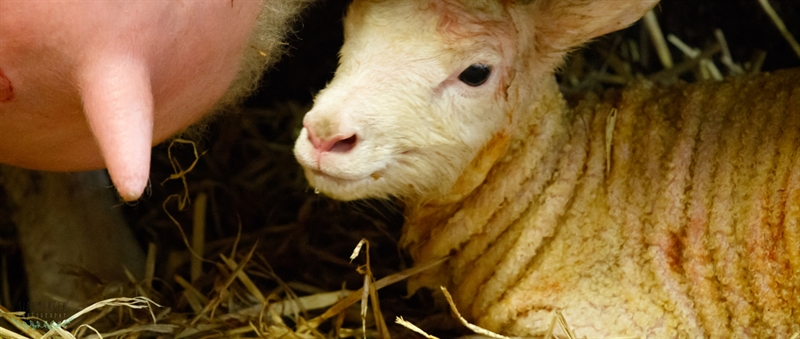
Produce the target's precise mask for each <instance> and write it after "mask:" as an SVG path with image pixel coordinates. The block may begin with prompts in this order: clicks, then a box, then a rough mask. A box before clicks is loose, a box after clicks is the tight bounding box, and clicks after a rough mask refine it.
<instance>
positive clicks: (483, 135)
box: [295, 0, 657, 200]
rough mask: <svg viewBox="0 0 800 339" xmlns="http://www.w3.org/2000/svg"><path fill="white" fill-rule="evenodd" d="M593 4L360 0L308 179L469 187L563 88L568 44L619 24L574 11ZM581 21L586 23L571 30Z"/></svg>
mask: <svg viewBox="0 0 800 339" xmlns="http://www.w3.org/2000/svg"><path fill="white" fill-rule="evenodd" d="M656 1H657V0H650V1H642V0H630V1H627V3H629V5H626V6H619V5H615V7H614V8H615V11H617V12H621V10H619V11H618V10H616V8H617V7H633V6H636V7H642V8H645V7H646V8H650V7H652V5H653V3H655V2H656ZM573 2H574V3H579V4H573ZM616 2H617V1H614V3H616ZM645 2H647V3H649V4H648V5H642V3H645ZM586 3H587V1H585V0H583V1H581V0H572V1H564V0H540V1H534V2H533V3H531V4H521V3H513V2H510V1H497V0H484V1H429V0H414V1H368V0H364V1H358V0H357V1H355V2H354V3H353V5H351V7H350V9H349V12H348V15H347V17H346V19H345V44H344V46H343V48H342V50H341V53H340V66H339V68H338V70H337V71H336V75H335V77H334V79H333V80H332V82H331V83H330V84H329V85H328V87H327V88H326V89H325V90H323V91H322V92H320V93H319V95H318V96H317V98H316V100H315V105H314V108H313V109H312V110H311V111H310V112H308V114H307V115H306V117H305V119H304V121H303V125H304V128H303V130H302V132H301V134H300V137H299V139H298V141H297V144H296V146H295V154H296V156H297V159H298V160H299V161H300V163H301V165H303V167H304V168H305V172H306V177H307V178H308V180H309V182H310V183H311V185H312V186H314V187H316V188H317V189H318V190H320V191H322V192H323V193H325V194H327V195H330V196H332V197H334V198H337V199H343V200H351V199H359V198H366V197H379V198H380V197H388V196H397V197H400V198H407V199H412V200H419V199H422V200H452V199H454V198H456V199H457V198H459V197H461V196H463V195H464V194H467V193H469V192H470V191H471V190H473V189H474V188H475V186H476V185H477V184H479V183H480V182H482V181H483V177H484V176H485V175H486V173H487V171H488V169H489V168H490V167H491V165H492V164H493V163H494V161H495V160H496V159H497V158H498V157H499V156H501V155H502V154H503V151H504V149H505V147H506V145H507V144H508V141H509V137H510V134H511V133H512V129H513V128H514V124H515V123H517V121H519V119H520V116H519V115H520V114H521V112H522V113H524V111H525V110H526V109H528V108H529V107H530V105H531V104H532V102H535V101H536V100H538V99H539V98H540V97H541V96H542V95H545V94H543V93H539V92H544V91H540V89H542V88H544V87H547V90H548V94H549V95H558V94H557V91H556V89H555V86H552V85H551V84H552V83H553V80H552V79H553V76H552V72H553V70H554V68H555V67H556V66H557V65H558V63H559V62H560V60H561V58H562V57H563V52H564V51H566V50H567V49H568V48H570V47H573V46H574V45H575V44H577V43H580V42H582V41H584V40H586V39H588V38H591V37H593V36H596V35H599V34H602V33H605V32H608V31H611V30H613V29H615V28H613V27H610V26H611V25H599V26H598V25H586V23H585V22H583V20H585V17H586V13H575V12H570V11H568V10H565V8H567V9H570V5H572V6H578V5H581V6H583V7H592V6H594V7H609V6H607V5H606V6H604V5H597V3H593V4H589V5H587V4H586ZM598 3H606V1H598ZM564 4H567V5H564ZM587 11H588V9H587ZM561 12H563V13H561ZM554 13H555V14H554ZM560 13H561V14H560ZM642 13H643V12H642ZM548 15H550V16H551V17H550V18H548V17H547V16H548ZM559 15H560V16H559ZM638 15H641V13H638ZM621 16H623V15H622V14H615V15H614V16H613V17H612V18H610V20H608V21H614V20H615V22H616V23H615V24H616V25H617V26H618V27H617V28H619V27H624V25H627V24H628V23H629V22H632V21H635V20H636V19H638V16H636V17H635V18H632V20H627V22H623V19H621ZM627 16H633V15H627ZM538 17H542V18H543V19H542V20H538V21H539V22H537V20H536V19H534V18H538ZM544 18H547V19H544ZM540 23H541V24H540ZM571 27H581V28H580V29H576V30H573V32H577V33H574V34H570V35H569V36H567V35H566V34H564V33H563V30H564V29H566V30H567V31H569V29H570V28H571ZM584 27H588V28H584ZM587 31H589V32H587ZM539 32H542V33H543V34H550V36H545V37H542V36H536V34H537V33H539ZM548 32H551V33H548ZM552 32H555V33H552ZM579 33H580V34H579ZM559 34H560V35H559ZM552 35H557V37H553V36H552ZM559 36H560V37H562V38H558V37H559ZM543 44H546V45H543ZM546 85H549V86H546ZM479 155H480V156H479Z"/></svg>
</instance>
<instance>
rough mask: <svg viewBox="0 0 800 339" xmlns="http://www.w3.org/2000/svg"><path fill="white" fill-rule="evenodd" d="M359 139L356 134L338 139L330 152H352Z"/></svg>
mask: <svg viewBox="0 0 800 339" xmlns="http://www.w3.org/2000/svg"><path fill="white" fill-rule="evenodd" d="M357 141H358V137H356V135H355V134H354V135H353V136H351V137H349V138H346V139H342V140H339V141H336V142H335V143H333V146H331V149H330V152H337V153H347V152H350V150H351V149H353V147H356V142H357Z"/></svg>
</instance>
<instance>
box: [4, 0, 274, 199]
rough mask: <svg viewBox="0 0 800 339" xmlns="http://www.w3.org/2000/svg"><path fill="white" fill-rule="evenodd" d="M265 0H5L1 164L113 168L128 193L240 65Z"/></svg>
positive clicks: (134, 194) (137, 189) (134, 193)
mask: <svg viewBox="0 0 800 339" xmlns="http://www.w3.org/2000/svg"><path fill="white" fill-rule="evenodd" d="M260 7H261V1H260V0H235V1H233V0H205V1H191V0H186V1H166V0H164V1H74V2H64V1H27V0H25V1H15V0H0V163H7V164H12V165H16V166H21V167H26V168H32V169H39V170H54V171H76V170H89V169H98V168H103V167H107V168H108V170H109V173H110V175H111V178H112V180H113V182H114V184H115V186H116V187H117V190H118V191H119V193H120V196H121V197H122V198H123V199H125V200H133V199H137V198H138V197H139V196H140V195H141V194H142V191H143V190H144V187H145V185H146V184H147V180H148V172H149V167H150V148H151V146H152V145H154V144H156V143H158V142H161V141H163V140H165V139H166V138H168V137H169V136H171V135H173V134H175V133H176V132H179V131H180V130H182V129H184V128H185V127H187V126H189V125H190V124H191V123H193V122H195V121H197V120H198V119H199V118H201V117H202V116H203V114H204V113H206V112H208V111H209V110H210V109H211V108H212V107H213V105H214V104H215V103H216V102H217V101H218V100H219V98H220V97H221V96H222V94H223V93H224V92H225V90H226V89H227V88H228V87H229V85H230V84H231V82H232V81H233V79H234V77H235V76H236V73H237V70H238V66H239V60H240V59H241V56H242V54H243V53H244V51H245V49H246V48H248V46H247V40H248V37H249V34H250V32H251V31H252V29H253V27H254V25H255V21H256V17H257V15H258V12H259V9H260Z"/></svg>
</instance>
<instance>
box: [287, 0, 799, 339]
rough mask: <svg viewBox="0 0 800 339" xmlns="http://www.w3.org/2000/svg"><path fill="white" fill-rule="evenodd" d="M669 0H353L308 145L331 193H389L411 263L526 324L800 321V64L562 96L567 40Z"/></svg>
mask: <svg viewBox="0 0 800 339" xmlns="http://www.w3.org/2000/svg"><path fill="white" fill-rule="evenodd" d="M656 2H657V1H656V0H648V1H643V0H629V1H605V0H603V1H586V0H582V1H579V0H534V1H517V2H513V1H424V0H418V1H366V0H364V1H355V2H354V3H353V5H352V6H351V8H350V10H349V12H348V15H347V18H346V20H345V45H344V47H343V48H342V51H341V61H340V66H339V69H338V70H337V72H336V75H335V78H334V79H333V81H332V82H331V83H330V85H329V86H328V87H327V88H326V89H325V90H323V91H322V92H321V93H320V94H319V95H318V97H317V98H316V102H315V106H314V108H313V109H312V110H311V111H310V112H309V113H308V114H307V116H306V117H305V120H304V127H305V128H304V129H303V131H302V133H301V135H300V137H299V139H298V141H297V144H296V148H295V153H296V156H297V159H298V160H299V161H300V163H301V164H302V165H303V167H304V168H305V173H306V177H307V178H308V180H309V182H310V183H311V185H312V186H314V187H315V188H317V189H318V190H319V191H321V192H323V193H325V194H327V195H330V196H332V197H334V198H337V199H342V200H351V199H360V198H367V197H377V198H385V197H390V196H394V197H397V198H399V199H401V200H402V201H403V202H404V203H405V205H406V212H405V213H406V224H405V226H404V233H403V239H402V241H403V244H404V245H405V246H406V247H407V248H408V250H409V251H410V253H411V255H412V256H413V258H414V260H415V261H416V262H418V263H422V262H426V261H429V260H432V259H435V258H439V257H443V256H448V255H450V256H451V257H450V259H449V260H448V262H447V263H446V264H444V265H442V266H439V267H438V268H437V269H434V270H429V271H427V272H425V273H424V274H423V275H422V276H419V277H417V278H416V279H415V280H413V281H411V282H410V284H411V286H410V288H411V289H416V288H419V287H423V286H425V287H434V288H435V287H438V286H439V285H442V286H445V287H447V288H448V289H450V291H451V292H452V293H453V295H454V298H455V301H456V305H457V306H458V308H459V309H460V310H461V311H462V313H464V314H465V315H466V316H467V317H468V318H469V319H471V320H473V321H475V322H476V323H477V324H478V325H480V326H483V327H485V328H488V329H490V330H493V331H497V332H501V333H504V334H508V335H515V336H532V335H537V334H542V333H544V332H545V331H546V330H547V328H548V326H549V324H550V322H551V320H552V319H553V316H554V314H555V312H556V311H560V312H561V313H562V314H563V315H564V317H565V318H566V320H567V322H568V323H569V324H570V325H571V327H572V329H573V330H574V332H575V334H576V335H578V336H588V337H601V336H648V337H653V336H655V337H661V338H665V337H692V338H700V337H789V336H791V335H792V334H794V333H797V332H798V331H800V274H796V273H797V272H800V227H799V226H798V223H799V222H800V152H798V149H800V112H798V108H797V107H800V71H798V70H791V71H781V72H776V73H775V74H771V75H766V74H765V75H757V76H747V77H740V78H735V79H731V80H729V81H726V82H721V83H698V84H693V85H686V84H682V85H676V86H671V87H658V86H655V85H653V84H651V83H647V82H643V83H639V84H637V85H635V86H632V87H630V88H628V89H625V90H624V91H621V92H617V93H609V94H608V95H606V96H605V97H603V98H602V99H601V98H590V99H588V100H586V101H584V102H583V103H582V104H580V105H579V106H578V107H577V108H575V109H569V108H568V107H567V105H566V103H565V101H564V99H563V98H562V96H561V94H560V93H559V91H558V87H557V84H556V81H555V77H554V75H553V73H554V70H555V69H556V67H558V66H559V65H560V63H561V61H562V58H563V57H564V54H565V53H566V52H567V51H568V50H569V49H571V48H575V47H576V46H578V45H580V44H581V43H583V42H585V41H587V40H589V39H591V38H593V37H596V36H599V35H602V34H605V33H608V32H611V31H614V30H617V29H620V28H623V27H625V26H627V25H629V24H631V23H633V22H634V21H636V20H637V19H638V18H639V17H641V16H642V15H643V14H644V13H646V12H647V11H648V10H650V9H651V8H652V7H653V6H654V5H655V4H656Z"/></svg>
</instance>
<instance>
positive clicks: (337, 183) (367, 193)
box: [304, 168, 389, 201]
mask: <svg viewBox="0 0 800 339" xmlns="http://www.w3.org/2000/svg"><path fill="white" fill-rule="evenodd" d="M304 171H305V175H306V178H307V179H308V182H309V184H311V187H313V188H314V191H315V192H318V193H322V194H325V195H327V196H329V197H331V198H334V199H336V200H342V201H351V200H358V199H366V198H386V197H388V196H389V194H387V193H386V192H383V191H382V190H381V188H382V187H384V186H385V182H382V180H385V179H384V178H382V177H381V174H380V172H376V173H374V174H373V175H367V176H365V177H361V178H355V179H350V178H340V177H336V176H333V175H330V174H327V173H325V172H323V171H319V170H316V169H310V168H304Z"/></svg>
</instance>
